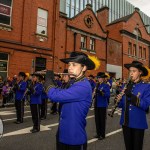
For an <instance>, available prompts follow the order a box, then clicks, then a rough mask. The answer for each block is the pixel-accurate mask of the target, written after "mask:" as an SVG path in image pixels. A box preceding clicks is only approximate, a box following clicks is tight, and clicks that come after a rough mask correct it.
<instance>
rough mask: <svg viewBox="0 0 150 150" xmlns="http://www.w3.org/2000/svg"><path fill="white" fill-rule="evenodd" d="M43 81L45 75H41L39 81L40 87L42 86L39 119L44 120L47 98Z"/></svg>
mask: <svg viewBox="0 0 150 150" xmlns="http://www.w3.org/2000/svg"><path fill="white" fill-rule="evenodd" d="M44 82H45V77H44V76H41V83H42V87H43V91H42V95H41V99H42V103H41V115H40V117H41V120H44V119H46V117H47V100H48V97H47V94H46V92H45V89H44V86H43V85H44Z"/></svg>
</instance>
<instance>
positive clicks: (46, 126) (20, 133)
mask: <svg viewBox="0 0 150 150" xmlns="http://www.w3.org/2000/svg"><path fill="white" fill-rule="evenodd" d="M111 103H112V102H111ZM48 106H49V107H48V115H47V119H46V120H42V121H41V131H40V132H38V133H34V134H33V133H30V129H31V128H32V118H31V113H30V107H29V106H25V117H24V123H22V124H19V125H18V124H15V123H14V121H15V119H16V115H15V108H14V107H8V108H1V109H0V116H1V117H2V119H3V123H4V135H3V137H2V138H1V139H0V150H55V149H56V146H55V134H56V131H57V127H58V114H57V115H51V114H50V104H49V105H48ZM111 106H112V104H110V106H109V108H108V111H111V108H112V107H111ZM119 119H120V110H117V111H116V112H115V114H114V117H113V118H110V117H109V116H108V117H107V127H106V138H105V139H104V140H102V141H99V140H97V139H95V138H93V137H94V135H95V134H96V132H95V121H94V109H93V108H91V109H90V111H89V113H88V116H87V128H86V130H87V135H88V150H125V146H124V142H123V135H122V130H121V127H120V125H119ZM147 119H148V123H149V125H150V114H148V115H147ZM72 130H73V129H72ZM149 137H150V130H149V129H148V130H146V132H145V138H144V148H143V150H149V147H150V139H149Z"/></svg>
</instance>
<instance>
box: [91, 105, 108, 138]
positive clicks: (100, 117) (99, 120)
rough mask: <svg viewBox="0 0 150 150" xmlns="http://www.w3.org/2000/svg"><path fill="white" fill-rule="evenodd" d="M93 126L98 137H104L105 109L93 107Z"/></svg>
mask: <svg viewBox="0 0 150 150" xmlns="http://www.w3.org/2000/svg"><path fill="white" fill-rule="evenodd" d="M94 111H95V124H96V132H97V135H98V136H102V137H105V129H106V107H95V110H94Z"/></svg>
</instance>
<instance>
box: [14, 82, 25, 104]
mask: <svg viewBox="0 0 150 150" xmlns="http://www.w3.org/2000/svg"><path fill="white" fill-rule="evenodd" d="M26 88H27V83H26V82H25V81H20V82H19V83H18V89H17V90H16V94H15V99H16V100H19V101H21V100H24V99H25V95H24V93H25V91H26Z"/></svg>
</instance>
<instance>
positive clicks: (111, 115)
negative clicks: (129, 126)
mask: <svg viewBox="0 0 150 150" xmlns="http://www.w3.org/2000/svg"><path fill="white" fill-rule="evenodd" d="M130 80H131V77H129V78H128V79H127V83H126V84H125V86H124V88H123V89H122V91H121V92H120V95H121V96H123V95H124V92H123V91H124V90H125V89H126V88H127V86H128V84H129V82H130ZM114 101H116V103H115V105H114V106H113V109H112V111H111V112H110V113H108V116H110V117H113V116H114V113H115V111H116V109H117V107H118V104H119V102H120V101H117V96H116V97H115V98H114Z"/></svg>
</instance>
